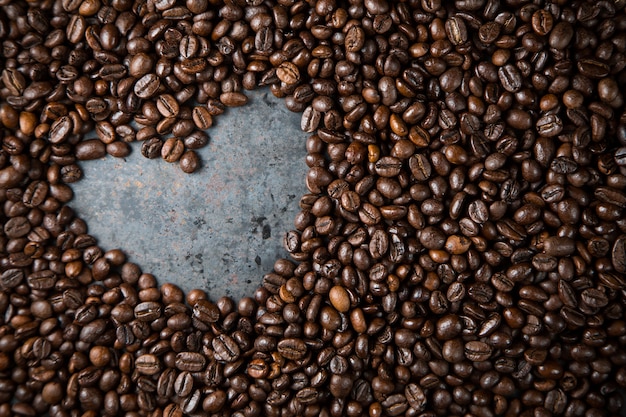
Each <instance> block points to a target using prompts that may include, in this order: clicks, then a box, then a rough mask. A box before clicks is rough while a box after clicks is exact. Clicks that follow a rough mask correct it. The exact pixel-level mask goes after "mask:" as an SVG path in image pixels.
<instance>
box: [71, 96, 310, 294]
mask: <svg viewBox="0 0 626 417" xmlns="http://www.w3.org/2000/svg"><path fill="white" fill-rule="evenodd" d="M248 97H249V100H250V102H249V104H248V105H246V106H245V107H241V108H237V109H232V110H230V111H228V112H227V113H226V114H224V115H223V116H221V117H220V118H219V119H218V120H217V121H216V123H215V125H214V126H213V127H212V128H211V129H210V130H209V131H208V132H207V133H209V134H210V135H211V141H210V142H209V144H208V146H206V147H205V148H203V149H201V150H199V151H198V155H199V156H200V158H201V161H202V170H203V174H202V175H192V176H189V175H186V174H184V173H183V172H181V170H180V169H178V167H177V166H176V165H174V164H172V165H163V164H158V163H156V162H155V163H147V161H146V160H145V158H143V157H142V156H141V154H140V152H139V148H140V144H135V145H138V146H133V153H131V155H129V156H128V157H126V158H125V159H124V161H120V160H118V159H114V158H104V159H101V160H97V161H88V162H85V163H83V164H81V167H82V169H83V171H84V179H83V180H82V181H79V182H77V183H75V184H73V189H74V192H75V198H74V200H72V203H71V205H72V208H73V209H74V210H75V211H76V213H77V214H78V215H79V216H81V218H83V219H84V220H85V221H86V222H87V223H88V224H89V226H90V229H89V232H90V234H92V235H93V236H95V237H96V238H97V239H98V241H99V242H101V244H102V245H103V246H107V247H124V248H125V252H126V253H127V255H128V257H129V260H131V261H133V262H135V263H138V264H140V265H142V268H143V269H145V270H146V271H150V272H151V273H153V274H154V275H155V276H157V277H158V279H159V281H160V282H175V283H176V284H177V285H178V286H180V287H181V288H182V289H183V290H185V291H190V290H192V289H194V288H197V287H202V288H203V289H204V290H205V291H207V292H208V293H209V294H212V296H213V297H219V296H221V295H226V296H229V297H233V298H235V299H239V298H242V297H244V296H246V295H249V294H252V293H253V292H254V290H255V289H256V287H257V286H258V279H259V277H260V276H262V275H263V274H264V273H266V272H268V271H271V269H272V266H273V265H274V261H275V260H277V259H279V258H281V257H285V256H287V253H286V252H285V249H284V248H283V243H282V241H283V239H282V235H283V231H286V230H290V229H291V228H293V218H294V217H295V215H296V210H297V208H298V207H297V198H298V196H300V195H301V194H302V193H303V191H304V186H303V184H302V183H300V184H299V183H297V182H296V181H293V179H294V177H295V178H304V176H305V175H306V170H305V168H306V166H305V164H304V163H303V160H304V158H305V146H304V144H305V141H306V136H305V135H306V134H304V133H302V131H301V130H300V128H299V119H300V117H299V115H296V114H293V113H291V112H289V111H287V110H286V109H285V108H284V106H282V103H281V102H280V101H279V99H277V98H275V97H273V96H272V95H271V94H270V93H269V91H267V89H262V90H255V91H251V92H249V93H248ZM299 137H300V138H299ZM269 143H273V144H274V146H268V144H269Z"/></svg>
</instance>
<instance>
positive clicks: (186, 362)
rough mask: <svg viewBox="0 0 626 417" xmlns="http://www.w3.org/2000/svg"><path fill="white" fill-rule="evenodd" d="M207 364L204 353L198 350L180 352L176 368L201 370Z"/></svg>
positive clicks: (193, 370)
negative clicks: (197, 351)
mask: <svg viewBox="0 0 626 417" xmlns="http://www.w3.org/2000/svg"><path fill="white" fill-rule="evenodd" d="M205 365H206V359H205V357H204V356H203V355H201V354H199V353H196V352H180V353H178V354H177V355H176V368H177V369H180V370H181V371H186V372H200V371H202V370H203V369H204V367H205Z"/></svg>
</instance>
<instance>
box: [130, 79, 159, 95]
mask: <svg viewBox="0 0 626 417" xmlns="http://www.w3.org/2000/svg"><path fill="white" fill-rule="evenodd" d="M160 85H161V83H160V80H159V77H157V75H156V74H146V75H144V76H143V77H141V78H140V79H139V80H137V82H136V83H135V86H134V89H133V91H134V93H135V94H136V95H137V97H139V98H142V99H148V98H151V97H153V96H154V95H155V94H156V92H157V91H158V89H159V87H160Z"/></svg>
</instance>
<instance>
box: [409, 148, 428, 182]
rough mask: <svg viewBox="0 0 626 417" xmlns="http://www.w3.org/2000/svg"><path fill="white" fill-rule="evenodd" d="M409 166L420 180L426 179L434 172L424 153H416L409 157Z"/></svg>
mask: <svg viewBox="0 0 626 417" xmlns="http://www.w3.org/2000/svg"><path fill="white" fill-rule="evenodd" d="M409 168H410V169H411V173H412V174H413V176H414V177H415V179H416V180H418V181H426V180H428V179H429V178H430V176H431V174H432V166H431V164H430V162H429V161H428V159H427V158H426V157H425V156H424V155H422V154H415V155H413V156H412V157H411V158H409Z"/></svg>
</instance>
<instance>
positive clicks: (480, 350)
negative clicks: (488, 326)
mask: <svg viewBox="0 0 626 417" xmlns="http://www.w3.org/2000/svg"><path fill="white" fill-rule="evenodd" d="M464 352H465V357H466V358H467V359H469V360H471V361H473V362H482V361H486V360H488V359H489V357H490V356H491V353H492V349H491V347H490V346H489V345H488V344H486V343H484V342H479V341H471V342H467V343H466V344H465V348H464Z"/></svg>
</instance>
